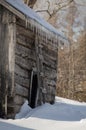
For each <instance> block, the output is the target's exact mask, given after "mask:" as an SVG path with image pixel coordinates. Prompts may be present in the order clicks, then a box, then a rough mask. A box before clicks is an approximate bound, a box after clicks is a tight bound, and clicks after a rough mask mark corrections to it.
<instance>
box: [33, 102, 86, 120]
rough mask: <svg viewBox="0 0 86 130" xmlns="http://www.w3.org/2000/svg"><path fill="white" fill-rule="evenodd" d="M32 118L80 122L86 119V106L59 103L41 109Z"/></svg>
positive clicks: (46, 105)
mask: <svg viewBox="0 0 86 130" xmlns="http://www.w3.org/2000/svg"><path fill="white" fill-rule="evenodd" d="M31 117H36V118H41V119H48V120H56V121H80V120H81V119H85V118H86V105H73V104H66V103H59V102H56V103H55V104H54V105H50V104H45V105H43V106H42V109H41V107H40V108H39V109H38V110H37V111H36V112H35V113H33V114H32V116H31Z"/></svg>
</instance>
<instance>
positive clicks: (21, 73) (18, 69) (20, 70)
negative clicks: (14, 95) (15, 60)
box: [15, 64, 29, 78]
mask: <svg viewBox="0 0 86 130" xmlns="http://www.w3.org/2000/svg"><path fill="white" fill-rule="evenodd" d="M15 74H17V75H19V76H22V77H24V78H29V72H28V71H27V70H26V69H23V68H21V67H20V66H19V65H17V64H15Z"/></svg>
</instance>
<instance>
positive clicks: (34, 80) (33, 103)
mask: <svg viewBox="0 0 86 130" xmlns="http://www.w3.org/2000/svg"><path fill="white" fill-rule="evenodd" d="M37 89H38V78H37V73H35V72H32V74H31V85H30V100H29V102H30V104H29V105H30V107H31V108H35V106H36V99H37Z"/></svg>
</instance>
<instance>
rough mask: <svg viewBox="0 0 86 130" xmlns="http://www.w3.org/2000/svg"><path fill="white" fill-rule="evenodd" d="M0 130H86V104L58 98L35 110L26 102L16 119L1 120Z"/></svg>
mask: <svg viewBox="0 0 86 130" xmlns="http://www.w3.org/2000/svg"><path fill="white" fill-rule="evenodd" d="M0 130H86V103H84V102H83V103H80V102H77V101H72V100H69V99H64V98H60V97H56V101H55V104H54V105H50V104H48V103H46V104H43V105H42V106H39V107H37V108H35V109H32V108H30V107H29V106H28V102H27V101H26V102H25V103H24V105H23V106H22V107H21V110H20V112H19V113H18V114H17V115H16V119H15V120H12V119H8V120H3V119H0Z"/></svg>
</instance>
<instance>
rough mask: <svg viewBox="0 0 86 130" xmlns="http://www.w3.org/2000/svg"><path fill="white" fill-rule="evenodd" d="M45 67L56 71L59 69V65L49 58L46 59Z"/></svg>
mask: <svg viewBox="0 0 86 130" xmlns="http://www.w3.org/2000/svg"><path fill="white" fill-rule="evenodd" d="M43 62H44V65H46V66H48V67H50V68H53V69H56V68H57V63H56V61H52V60H51V59H47V57H44V61H43Z"/></svg>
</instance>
